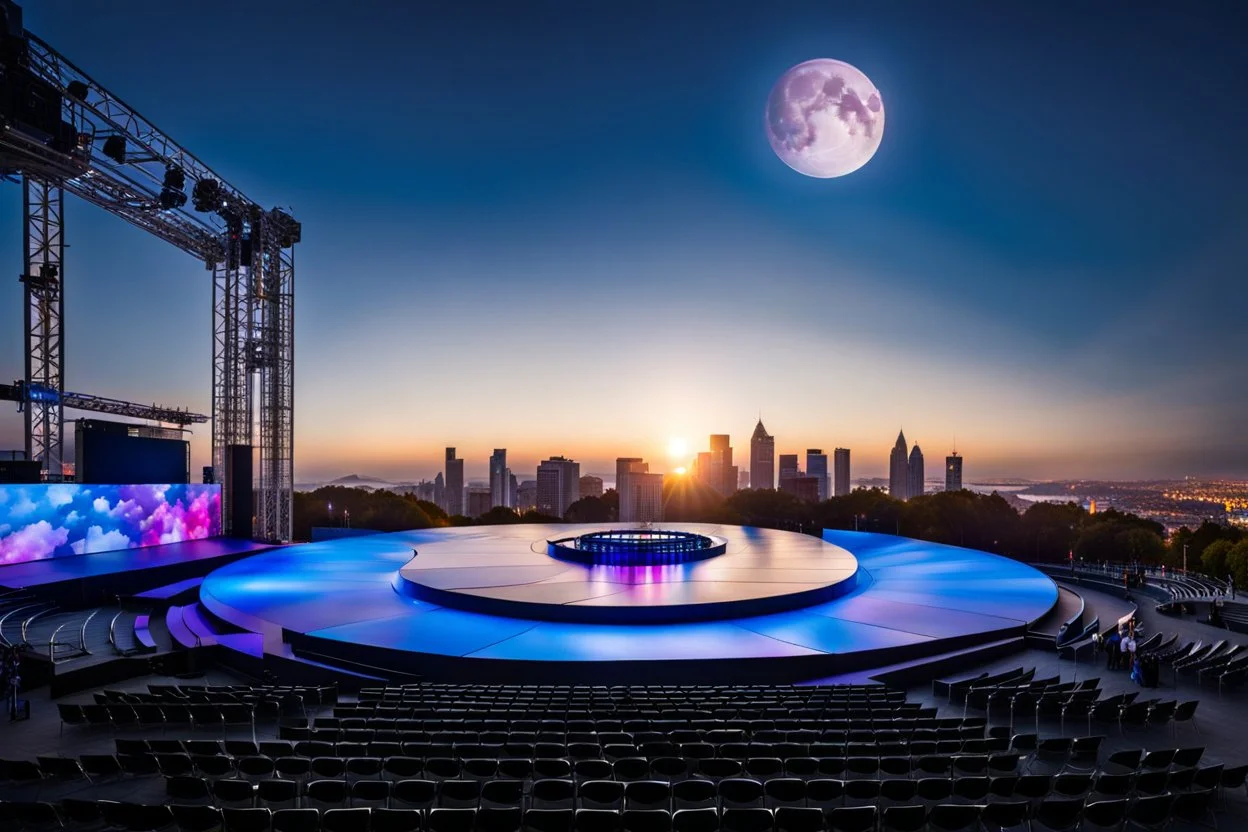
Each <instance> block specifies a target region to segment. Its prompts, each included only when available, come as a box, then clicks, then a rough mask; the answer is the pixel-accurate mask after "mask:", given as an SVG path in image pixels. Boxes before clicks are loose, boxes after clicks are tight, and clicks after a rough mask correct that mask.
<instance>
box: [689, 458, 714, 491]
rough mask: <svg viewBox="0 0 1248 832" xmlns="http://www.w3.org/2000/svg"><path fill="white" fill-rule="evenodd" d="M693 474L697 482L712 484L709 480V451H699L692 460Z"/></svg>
mask: <svg viewBox="0 0 1248 832" xmlns="http://www.w3.org/2000/svg"><path fill="white" fill-rule="evenodd" d="M693 476H694V478H696V479H697V480H698V481H699V482H703V483H706V484H707V485H712V484H713V483H712V482H711V452H710V451H699V452H698V455H697V456H696V457H694V460H693Z"/></svg>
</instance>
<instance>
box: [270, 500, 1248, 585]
mask: <svg viewBox="0 0 1248 832" xmlns="http://www.w3.org/2000/svg"><path fill="white" fill-rule="evenodd" d="M663 501H664V517H665V518H666V519H667V520H670V521H684V522H702V523H725V524H730V525H746V526H761V527H765V528H775V529H785V530H789V531H798V532H804V533H808V534H814V535H818V534H820V532H821V531H822V530H823V529H846V530H858V531H865V532H882V533H886V534H898V535H903V536H905V537H913V538H917V539H919V540H929V541H932V542H934V543H946V544H949V545H953V546H965V547H968V548H971V549H981V550H983V551H987V552H995V553H997V554H1001V555H1005V556H1007V557H1012V558H1016V559H1018V560H1024V561H1033V562H1049V563H1060V562H1066V561H1068V559H1069V558H1071V557H1072V556H1073V557H1074V558H1076V559H1081V560H1084V561H1086V562H1102V561H1108V562H1111V563H1125V562H1138V563H1142V564H1146V565H1154V566H1159V565H1163V564H1164V565H1166V566H1168V567H1169V568H1171V569H1177V568H1179V567H1180V566H1181V565H1182V562H1183V546H1184V545H1186V546H1187V563H1188V568H1189V569H1192V570H1194V571H1196V570H1199V571H1204V572H1206V573H1207V574H1209V575H1212V576H1213V577H1217V578H1220V579H1225V578H1226V576H1227V574H1232V575H1235V579H1236V582H1237V583H1238V584H1239V585H1240V586H1248V536H1245V535H1244V534H1243V533H1242V532H1241V531H1240V530H1238V529H1236V528H1233V527H1226V526H1220V525H1218V524H1216V523H1212V522H1206V523H1204V524H1203V525H1201V526H1200V527H1199V528H1197V529H1194V530H1192V529H1188V528H1186V527H1185V528H1182V529H1180V530H1179V531H1177V532H1175V533H1174V534H1173V535H1172V536H1171V538H1170V540H1169V542H1168V543H1167V541H1166V539H1165V530H1164V528H1163V527H1162V525H1161V524H1160V523H1157V522H1155V521H1153V520H1148V519H1146V518H1143V517H1138V516H1136V515H1134V514H1130V513H1128V512H1121V511H1117V510H1115V509H1109V510H1107V511H1101V512H1097V513H1095V514H1091V513H1089V512H1088V511H1087V510H1085V509H1084V508H1083V507H1082V506H1080V505H1078V504H1076V503H1035V504H1033V505H1031V506H1029V507H1028V508H1027V510H1026V511H1023V512H1021V513H1020V512H1018V511H1016V510H1015V509H1014V507H1013V506H1011V505H1010V504H1009V503H1008V502H1006V500H1005V498H1004V497H1002V496H1001V495H1000V494H996V493H993V494H978V493H976V492H973V491H965V490H963V491H940V492H935V493H932V494H924V495H921V496H918V497H914V498H913V499H910V500H907V501H904V502H903V501H901V500H896V499H894V498H892V497H891V496H889V495H888V494H887V493H885V492H884V491H882V490H880V489H878V488H872V489H858V490H856V491H853V492H851V493H849V494H847V495H845V496H843V497H833V498H831V499H829V500H825V501H823V502H818V503H811V502H806V501H803V500H799V499H798V498H797V497H795V496H793V495H792V494H788V493H785V492H782V491H774V490H770V489H764V490H744V491H738V492H736V493H735V494H732V495H731V496H728V497H723V496H721V495H719V494H718V493H716V492H715V491H714V490H713V489H711V488H710V487H709V486H707V485H705V484H704V483H701V482H698V481H697V480H696V479H693V478H687V479H683V478H682V479H673V480H671V481H669V482H667V483H665V484H664V494H663ZM331 505H332V509H330V508H329V506H331ZM344 509H345V510H346V511H348V512H349V513H350V523H351V525H352V526H353V527H355V528H361V529H373V530H375V531H381V532H388V531H403V530H406V529H424V528H433V527H439V526H469V525H498V524H505V523H558V522H561V521H562V522H569V523H609V522H614V521H615V520H616V519H617V518H618V516H619V497H618V495H617V494H616V492H615V491H614V490H613V489H609V490H607V491H606V492H605V493H604V494H603V495H602V496H601V497H585V498H582V499H580V500H578V501H576V502H575V503H573V504H572V506H571V507H570V508H569V509H568V511H567V513H566V514H565V516H564V517H563V518H559V517H553V516H550V515H546V514H541V513H538V512H535V511H528V512H525V513H523V514H520V513H517V512H516V511H513V510H512V509H509V508H502V507H499V508H493V509H490V511H488V512H486V513H485V514H484V515H482V516H481V517H478V518H476V519H472V518H468V517H464V516H459V515H457V516H453V517H451V516H448V515H447V514H446V512H444V511H443V510H442V509H440V508H438V507H437V506H436V505H434V504H433V503H430V502H428V501H425V500H417V499H416V498H415V497H414V496H412V495H403V494H395V493H393V492H391V491H368V490H366V489H362V488H349V487H345V486H325V487H322V488H319V489H317V490H315V491H310V492H298V493H296V494H295V514H294V522H295V538H296V539H299V540H307V539H309V538H310V537H311V531H312V527H313V526H339V525H343V522H342V516H343V515H342V512H343V510H344Z"/></svg>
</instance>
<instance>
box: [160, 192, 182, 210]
mask: <svg viewBox="0 0 1248 832" xmlns="http://www.w3.org/2000/svg"><path fill="white" fill-rule="evenodd" d="M185 204H186V194H184V193H182V192H181V191H178V190H174V189H173V188H161V190H160V207H161V208H164V209H166V210H169V209H173V208H181V207H182V206H183V205H185Z"/></svg>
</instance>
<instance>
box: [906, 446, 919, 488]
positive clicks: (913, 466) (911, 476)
mask: <svg viewBox="0 0 1248 832" xmlns="http://www.w3.org/2000/svg"><path fill="white" fill-rule="evenodd" d="M906 467H907V469H909V470H908V471H907V472H906V473H907V476H906V498H907V499H910V498H913V497H918V496H920V495H921V494H922V493H923V452H922V451H920V450H919V443H917V442H916V443H914V447H913V448H911V449H910V461H909V462H908V463H907V465H906Z"/></svg>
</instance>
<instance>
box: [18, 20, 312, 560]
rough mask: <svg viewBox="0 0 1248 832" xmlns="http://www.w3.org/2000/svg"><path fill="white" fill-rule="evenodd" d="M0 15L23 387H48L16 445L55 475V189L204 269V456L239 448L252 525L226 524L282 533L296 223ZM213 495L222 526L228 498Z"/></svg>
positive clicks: (58, 300)
mask: <svg viewBox="0 0 1248 832" xmlns="http://www.w3.org/2000/svg"><path fill="white" fill-rule="evenodd" d="M0 18H3V20H4V21H5V22H7V23H8V24H9V30H8V31H7V33H6V32H0V39H3V44H2V46H3V48H2V49H0V85H3V86H4V87H5V90H6V92H8V93H10V95H9V96H8V97H7V98H4V100H3V101H0V107H4V108H7V109H6V110H5V112H4V113H2V114H0V115H2V116H3V118H0V172H5V171H7V172H20V173H21V174H22V176H23V182H24V192H25V196H26V216H25V225H26V228H25V234H26V258H25V260H26V262H25V268H24V271H23V274H22V281H23V283H24V284H25V292H26V294H25V301H26V302H25V331H26V335H27V364H26V379H25V384H26V389H27V390H38V389H41V390H44V391H55V394H56V395H55V396H47V397H44V398H43V399H42V400H38V401H37V399H39V398H40V397H36V396H29V397H28V398H27V401H26V403H25V404H26V405H27V407H26V435H27V451H28V452H29V453H30V455H31V458H35V459H41V460H43V461H44V467H45V470H46V472H47V475H48V476H49V477H50V478H51V477H58V476H59V475H60V462H61V437H62V430H63V429H62V423H63V408H64V406H66V405H68V404H70V403H69V402H68V401H66V400H65V399H64V395H65V393H64V379H63V369H64V365H63V338H62V331H63V330H62V310H63V305H64V293H63V285H64V274H63V271H62V261H63V257H62V255H63V249H64V236H63V225H62V220H63V214H62V204H63V193H64V192H69V193H70V194H72V195H74V196H77V197H79V198H81V199H84V200H86V201H88V202H91V203H93V204H95V205H98V206H100V207H101V208H104V209H105V210H106V211H108V212H110V213H112V214H114V215H116V216H119V217H121V218H123V219H125V220H126V221H128V222H130V223H132V224H133V225H135V226H137V227H139V228H142V229H143V230H145V231H147V232H148V233H150V234H153V235H155V236H157V237H159V238H161V239H163V240H166V241H168V242H170V243H172V244H173V245H175V246H177V247H178V248H180V249H182V250H183V251H186V252H187V253H189V254H192V255H194V256H195V257H197V258H198V259H200V260H202V261H203V262H204V263H205V265H206V266H207V267H208V270H209V272H210V273H211V275H212V281H213V323H212V419H213V430H212V461H213V465H214V467H215V469H216V471H217V472H218V478H219V480H220V481H222V482H228V481H229V480H230V477H229V476H228V475H227V466H228V465H229V464H230V463H229V461H228V459H229V454H228V453H227V450H228V448H229V447H230V446H231V445H248V446H252V447H253V448H254V449H255V451H256V453H257V457H258V458H257V460H256V463H257V464H256V467H255V471H256V474H255V477H254V485H255V488H256V492H255V493H256V498H257V501H256V512H255V523H254V524H245V523H241V522H240V524H239V527H240V528H241V527H244V526H252V527H253V528H254V532H255V536H256V537H258V538H260V539H263V540H269V541H287V540H290V537H291V532H292V522H291V512H292V500H293V492H294V451H293V446H294V432H293V431H294V372H293V371H294V254H293V247H294V245H295V244H296V243H298V242H299V241H300V234H301V228H300V226H299V223H297V222H296V221H295V220H294V219H293V218H292V217H291V216H290V215H289V214H288V213H286V212H284V211H282V210H279V209H272V210H270V211H264V210H263V209H261V208H260V206H259V205H258V204H256V203H255V202H254V201H253V200H251V199H249V198H247V197H246V196H245V195H244V194H243V193H242V191H240V190H239V189H238V188H235V187H234V186H232V185H230V184H229V183H228V182H226V181H225V180H224V179H223V178H222V177H221V176H219V175H218V174H216V173H215V172H214V171H213V170H212V169H211V168H209V167H208V166H207V165H205V164H204V163H203V162H201V161H200V160H199V159H198V158H196V157H195V156H194V155H193V154H192V153H190V152H189V151H187V150H186V149H185V148H183V147H181V146H180V145H178V144H177V143H176V142H174V141H173V140H172V139H171V138H170V137H169V136H167V135H165V134H164V133H163V132H161V131H160V130H159V129H157V128H156V126H155V125H153V124H152V123H151V122H150V121H148V120H147V119H146V118H144V117H143V116H142V115H141V114H140V113H138V112H137V111H136V110H135V109H134V108H133V107H130V106H129V105H127V104H126V103H124V102H123V101H122V100H121V99H120V98H118V97H117V96H116V95H114V94H113V93H111V92H109V91H108V90H106V89H104V88H103V87H101V86H100V85H99V84H98V83H96V82H95V81H94V80H93V79H92V78H90V77H89V76H88V75H86V73H84V72H82V71H81V70H80V69H78V68H77V67H76V66H74V65H73V64H72V63H70V62H69V61H68V60H66V59H65V58H64V56H62V55H60V54H58V53H57V52H56V51H55V50H54V49H52V47H50V46H48V44H46V43H44V42H43V41H42V40H40V39H39V38H38V37H36V36H34V35H32V34H31V33H29V32H26V31H24V30H21V29H20V26H19V27H18V28H17V32H18V33H19V34H14V27H13V21H14V20H15V19H16V20H20V9H18V8H17V7H16V6H15V5H14V4H13V3H12V2H10V1H9V0H0ZM0 98H3V97H0ZM14 102H16V103H14ZM32 102H33V103H32ZM48 102H51V104H50V105H49V103H48ZM49 108H54V111H53V110H50V109H49ZM49 112H51V115H50V116H49ZM187 191H191V197H192V200H191V205H190V206H188V205H186V203H187V193H186V192H187ZM149 412H151V413H156V412H157V409H155V408H153V410H151V411H149ZM257 440H258V441H257ZM223 497H224V499H222V506H223V514H224V516H223V521H224V528H225V529H226V530H227V531H230V530H232V529H233V528H234V524H233V518H232V517H231V516H230V506H231V505H232V502H231V501H230V499H229V498H228V495H223Z"/></svg>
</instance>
